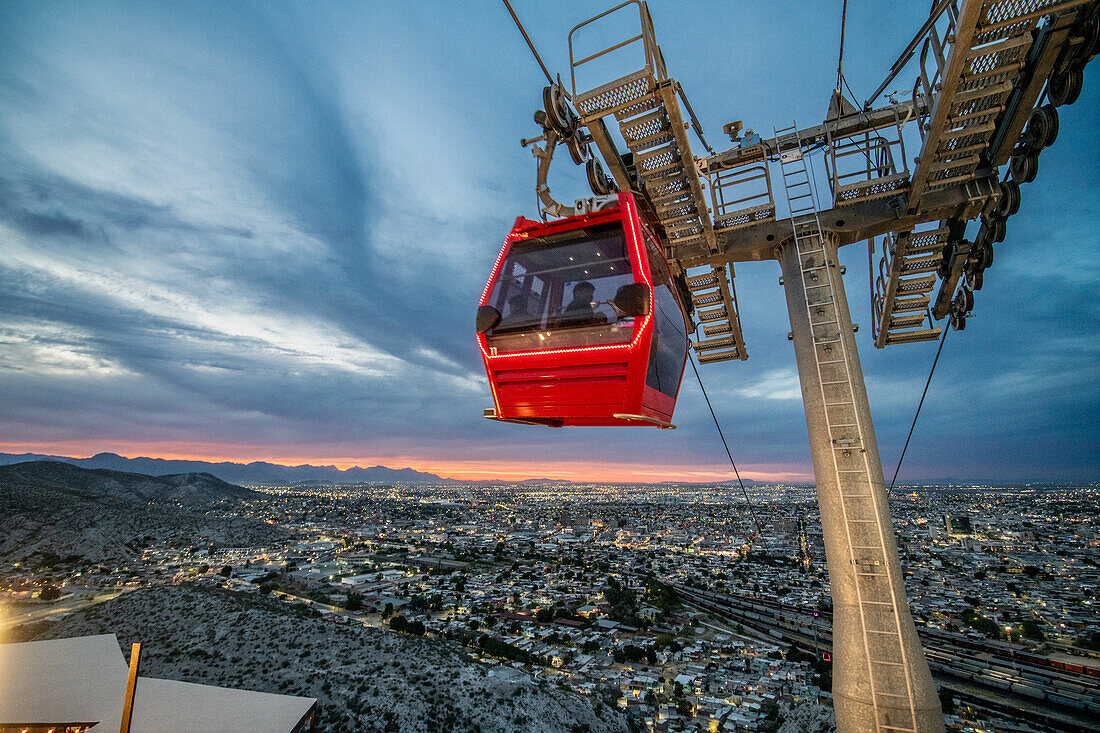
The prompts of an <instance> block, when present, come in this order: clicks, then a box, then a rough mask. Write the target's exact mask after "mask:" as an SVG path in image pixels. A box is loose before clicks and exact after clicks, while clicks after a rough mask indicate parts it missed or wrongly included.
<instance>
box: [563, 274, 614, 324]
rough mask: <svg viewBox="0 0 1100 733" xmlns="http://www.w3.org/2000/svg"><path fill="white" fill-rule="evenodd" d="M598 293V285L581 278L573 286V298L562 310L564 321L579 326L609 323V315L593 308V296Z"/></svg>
mask: <svg viewBox="0 0 1100 733" xmlns="http://www.w3.org/2000/svg"><path fill="white" fill-rule="evenodd" d="M595 295H596V286H595V285H593V284H592V283H590V282H588V281H587V280H581V281H580V282H579V283H577V284H576V285H574V286H573V300H571V301H570V302H569V305H567V306H565V310H564V311H562V322H563V323H568V324H572V325H577V326H597V325H600V324H603V323H607V316H605V315H604V314H603V313H597V312H596V311H595V310H593V305H599V304H598V303H594V302H593V300H592V298H594V297H595Z"/></svg>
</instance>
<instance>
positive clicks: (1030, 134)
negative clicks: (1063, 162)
mask: <svg viewBox="0 0 1100 733" xmlns="http://www.w3.org/2000/svg"><path fill="white" fill-rule="evenodd" d="M1026 136H1027V139H1028V148H1029V149H1030V150H1031V152H1035V153H1037V152H1039V151H1040V150H1042V149H1043V148H1048V147H1050V146H1051V145H1053V144H1054V140H1055V139H1056V138H1057V137H1058V111H1057V110H1056V109H1055V108H1054V105H1053V104H1044V105H1043V106H1042V107H1036V108H1035V109H1033V110H1032V111H1031V116H1030V117H1028V119H1027V133H1026Z"/></svg>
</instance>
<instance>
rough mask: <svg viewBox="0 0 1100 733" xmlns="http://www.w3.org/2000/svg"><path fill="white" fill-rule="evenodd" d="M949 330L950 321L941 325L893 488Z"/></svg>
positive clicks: (892, 484)
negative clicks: (940, 334)
mask: <svg viewBox="0 0 1100 733" xmlns="http://www.w3.org/2000/svg"><path fill="white" fill-rule="evenodd" d="M950 330H951V325H950V323H945V324H944V326H943V336H942V337H941V338H940V347H939V348H938V349H936V358H935V359H933V360H932V369H931V370H930V371H929V372H928V380H927V381H926V382H925V383H924V392H922V393H921V396H920V402H919V403H917V414H915V415H913V424H912V425H910V426H909V435H907V436H905V447H903V448H902V449H901V457H900V458H898V465H897V468H895V469H894V478H892V479H890V488H889V489H888V491H893V490H894V482H896V481H897V480H898V471H900V470H901V462H902V461H904V460H905V451H906V450H908V448H909V440H910V439H911V438H912V437H913V429H914V428H916V427H917V418H918V417H920V408H921V407H923V406H924V398H925V396H926V395H927V394H928V385H930V384H932V375H933V374H935V373H936V364H938V363H939V362H940V352H941V351H943V342H944V341H946V340H947V332H948V331H950Z"/></svg>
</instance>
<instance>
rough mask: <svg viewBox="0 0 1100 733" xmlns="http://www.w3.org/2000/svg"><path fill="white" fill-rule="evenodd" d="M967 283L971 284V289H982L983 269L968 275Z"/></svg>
mask: <svg viewBox="0 0 1100 733" xmlns="http://www.w3.org/2000/svg"><path fill="white" fill-rule="evenodd" d="M966 284H967V285H969V286H970V289H971V290H981V289H982V271H981V270H978V271H977V272H975V273H973V274H971V275H967V276H966Z"/></svg>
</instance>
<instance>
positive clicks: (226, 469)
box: [0, 453, 756, 486]
mask: <svg viewBox="0 0 1100 733" xmlns="http://www.w3.org/2000/svg"><path fill="white" fill-rule="evenodd" d="M27 461H61V462H62V463H70V464H72V465H74V466H80V467H81V468H97V469H108V470H111V471H130V472H133V473H143V474H146V475H149V476H166V475H171V474H180V473H207V474H210V475H211V476H216V477H217V478H219V479H221V480H222V481H228V482H230V483H234V484H259V485H272V486H288V485H291V484H302V483H310V482H314V483H324V484H355V483H403V484H414V485H421V486H454V485H458V484H461V485H477V486H502V485H515V484H561V485H567V484H573V483H576V482H574V481H565V480H562V479H550V478H529V479H525V480H523V481H500V480H491V481H460V480H458V479H452V478H443V477H442V476H438V475H436V474H434V473H426V472H424V471H416V470H414V469H411V468H388V467H386V466H371V467H369V468H361V467H359V466H353V467H352V468H345V469H340V468H337V467H336V466H313V465H309V464H303V465H300V466H284V465H281V464H278V463H267V462H265V461H253V462H252V463H231V462H228V461H223V462H220V463H212V462H209V461H185V460H169V459H165V458H144V457H143V458H125V457H123V456H120V455H118V454H116V453H97V454H96V455H94V456H92V457H91V458H72V457H69V456H50V455H42V454H38V453H0V466H4V465H8V464H12V463H25V462H27ZM637 483H643V482H637ZM705 483H711V482H705ZM719 483H720V484H723V485H725V484H730V482H728V481H723V482H719ZM744 483H745V484H746V485H751V484H754V483H756V482H754V481H752V480H751V479H745V480H744ZM653 485H668V486H675V485H682V486H688V485H692V484H691V483H690V482H683V481H662V482H659V483H658V484H653ZM733 485H736V484H733Z"/></svg>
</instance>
